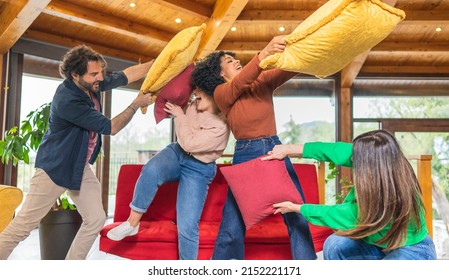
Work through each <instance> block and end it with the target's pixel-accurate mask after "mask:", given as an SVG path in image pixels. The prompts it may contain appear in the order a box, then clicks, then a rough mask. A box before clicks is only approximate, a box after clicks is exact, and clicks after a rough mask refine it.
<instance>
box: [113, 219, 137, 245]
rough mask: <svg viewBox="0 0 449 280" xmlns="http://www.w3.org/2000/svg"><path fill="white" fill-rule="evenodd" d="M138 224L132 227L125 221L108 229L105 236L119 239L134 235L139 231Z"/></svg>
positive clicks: (115, 239)
mask: <svg viewBox="0 0 449 280" xmlns="http://www.w3.org/2000/svg"><path fill="white" fill-rule="evenodd" d="M139 225H140V224H138V225H137V226H136V227H132V226H131V225H130V224H129V222H128V221H126V222H123V223H121V224H120V225H118V226H116V227H115V228H113V229H111V230H110V231H108V233H107V234H106V236H107V237H108V238H109V239H111V240H114V241H120V240H122V239H123V238H125V237H127V236H132V235H136V234H137V232H138V231H139Z"/></svg>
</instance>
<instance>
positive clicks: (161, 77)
mask: <svg viewBox="0 0 449 280" xmlns="http://www.w3.org/2000/svg"><path fill="white" fill-rule="evenodd" d="M205 29H206V24H205V23H203V24H201V25H200V26H193V27H188V28H186V29H184V30H181V31H180V32H179V33H178V34H176V35H175V36H174V37H173V38H172V39H171V40H170V42H168V44H167V45H166V46H165V48H164V49H163V50H162V52H161V53H160V54H159V55H158V57H157V58H156V60H155V61H154V63H153V65H152V66H151V68H150V70H148V73H147V75H146V77H145V80H144V81H143V83H142V86H141V88H140V90H141V91H143V92H144V93H148V92H152V93H155V95H156V96H157V95H158V94H159V90H160V89H161V88H162V87H163V86H165V85H166V84H167V83H168V82H169V81H170V80H171V79H173V78H174V77H176V76H177V75H179V73H181V72H182V71H184V69H186V67H187V66H188V65H189V64H191V63H192V61H193V57H194V56H195V53H196V51H197V50H198V46H199V44H200V41H201V37H202V35H203V31H204V30H205ZM141 111H142V113H144V114H145V113H146V111H147V107H142V108H141Z"/></svg>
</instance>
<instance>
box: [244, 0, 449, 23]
mask: <svg viewBox="0 0 449 280" xmlns="http://www.w3.org/2000/svg"><path fill="white" fill-rule="evenodd" d="M394 1H396V0H394ZM384 2H385V3H387V1H384ZM390 6H394V5H390ZM314 12H315V10H271V11H268V10H245V11H242V13H241V14H240V16H239V17H238V18H237V23H239V24H254V23H255V22H257V23H272V22H273V21H276V22H277V23H298V24H299V23H300V22H302V21H304V20H305V19H307V18H308V17H309V16H310V15H311V14H312V13H314ZM404 12H405V19H404V22H411V23H413V22H416V23H417V24H419V23H421V22H422V21H426V22H427V23H428V22H429V21H430V22H444V23H447V22H449V16H448V15H449V10H428V11H421V10H405V11H404Z"/></svg>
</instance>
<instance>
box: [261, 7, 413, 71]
mask: <svg viewBox="0 0 449 280" xmlns="http://www.w3.org/2000/svg"><path fill="white" fill-rule="evenodd" d="M404 18H405V13H404V11H402V10H399V9H396V8H393V7H391V6H388V5H386V4H384V3H382V2H380V1H378V0H330V1H329V2H327V3H326V4H324V5H323V6H321V7H320V8H319V9H318V10H316V11H315V12H314V13H313V14H312V15H310V16H309V17H308V18H307V19H306V20H305V21H303V22H302V23H301V24H300V25H298V26H297V27H296V29H295V30H294V31H293V32H292V33H291V34H289V35H287V36H286V37H285V41H286V48H285V50H284V51H283V52H282V53H276V54H273V55H270V56H268V57H267V58H265V59H263V60H262V61H261V62H260V67H261V68H262V69H271V68H279V69H283V70H286V71H292V72H299V73H305V74H310V75H314V76H316V77H319V78H324V77H326V76H329V75H332V74H334V73H336V72H338V71H340V70H341V69H343V68H344V67H345V66H346V65H347V64H349V62H351V61H352V59H354V57H355V56H357V55H359V54H360V53H362V52H364V51H366V50H368V49H370V48H372V47H373V46H375V45H377V44H378V43H379V42H380V41H382V40H383V39H385V37H387V36H388V34H390V32H391V31H392V30H393V29H394V28H395V26H396V25H397V24H398V23H399V22H401V21H402V20H403V19H404Z"/></svg>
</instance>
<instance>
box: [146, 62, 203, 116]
mask: <svg viewBox="0 0 449 280" xmlns="http://www.w3.org/2000/svg"><path fill="white" fill-rule="evenodd" d="M193 70H194V65H193V64H190V65H189V66H187V68H186V69H185V70H184V71H182V72H181V74H179V75H178V76H176V77H174V78H173V79H172V80H171V81H170V82H168V84H166V85H165V86H164V87H162V89H161V91H160V92H159V94H158V95H157V97H156V101H155V103H154V118H155V119H156V124H158V123H159V122H160V121H162V120H163V119H165V118H168V117H169V116H170V115H169V114H168V113H167V112H165V111H164V108H165V103H166V102H167V101H170V102H171V103H173V104H176V105H179V106H181V107H184V106H185V105H186V104H187V102H188V101H189V98H190V96H191V94H192V91H193V85H192V72H193Z"/></svg>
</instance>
